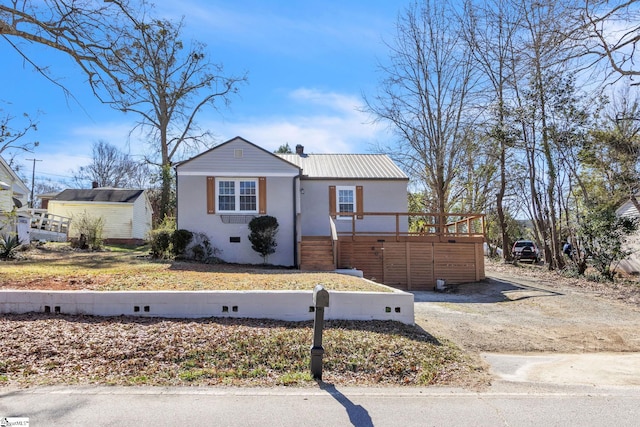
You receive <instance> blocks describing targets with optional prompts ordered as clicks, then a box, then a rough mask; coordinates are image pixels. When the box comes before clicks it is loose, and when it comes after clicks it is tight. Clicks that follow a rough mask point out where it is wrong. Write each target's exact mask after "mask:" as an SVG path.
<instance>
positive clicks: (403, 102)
mask: <svg viewBox="0 0 640 427" xmlns="http://www.w3.org/2000/svg"><path fill="white" fill-rule="evenodd" d="M389 49H390V51H391V53H390V63H389V65H381V66H380V69H381V71H382V72H383V74H384V76H385V77H384V79H383V80H382V81H381V83H380V88H379V92H378V94H377V95H375V96H374V97H373V98H371V99H367V98H366V97H365V103H366V110H367V111H368V112H369V113H371V114H372V115H373V117H374V119H375V120H376V121H383V122H386V123H388V124H389V125H390V127H391V129H392V130H393V132H394V133H395V134H396V135H397V137H398V139H397V142H396V144H395V145H393V146H389V147H385V148H384V149H383V150H384V151H386V152H388V153H389V154H390V155H391V156H392V157H394V158H395V159H396V160H397V161H398V162H399V163H401V164H402V165H403V166H404V168H405V170H407V171H408V172H409V173H410V174H411V175H412V178H413V179H414V180H415V181H416V182H417V183H418V184H419V185H421V186H423V187H424V188H426V189H427V190H428V192H429V193H430V196H431V197H430V198H431V200H429V203H427V204H426V205H427V207H428V208H429V209H430V210H432V211H436V212H447V211H449V209H450V208H451V192H452V186H454V185H455V180H456V178H457V174H458V173H459V171H460V169H459V166H460V162H461V161H462V160H463V158H464V144H465V139H464V138H463V137H462V133H463V130H464V126H463V125H464V123H463V112H464V111H465V107H466V105H465V101H466V100H467V95H468V93H469V87H470V81H471V71H472V69H471V62H470V55H469V52H468V51H467V50H466V45H465V44H464V43H462V39H461V38H460V32H459V28H458V25H457V21H456V20H455V19H454V17H453V14H452V10H451V9H450V8H449V4H448V3H447V2H435V1H434V2H432V1H429V0H427V1H425V2H422V3H420V4H418V3H412V4H411V5H410V6H409V7H408V8H407V9H406V10H405V11H404V13H403V14H401V15H400V16H399V18H398V21H397V33H396V36H395V40H394V42H393V43H392V44H389Z"/></svg>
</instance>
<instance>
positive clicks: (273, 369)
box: [0, 314, 485, 386]
mask: <svg viewBox="0 0 640 427" xmlns="http://www.w3.org/2000/svg"><path fill="white" fill-rule="evenodd" d="M0 330H2V331H3V333H2V335H1V336H0V348H2V349H3V357H2V361H1V362H0V384H4V385H16V386H31V385H60V384H118V385H141V384H145V385H154V386H170V385H234V386H244V385H249V386H273V385H298V384H303V385H304V384H309V382H310V381H312V378H311V375H310V372H309V362H310V347H311V342H312V335H313V330H312V324H311V323H310V322H301V323H296V322H279V321H271V320H260V319H229V318H224V319H222V318H221V319H215V318H212V319H198V320H167V319H158V318H155V319H154V318H133V317H117V318H100V317H91V316H63V315H45V314H28V315H4V316H1V317H0ZM324 338H325V340H324V348H325V355H324V378H323V379H324V380H325V381H327V382H332V383H335V384H353V385H371V384H376V385H413V386H418V385H420V386H426V385H433V384H436V385H467V386H470V385H473V386H477V385H480V384H482V383H483V381H485V375H484V373H482V372H479V371H478V368H477V366H476V365H474V363H473V362H471V361H470V360H469V359H467V357H466V356H465V355H464V354H463V353H461V352H460V351H459V350H458V349H456V348H455V347H453V346H451V345H449V344H446V343H439V342H437V341H436V340H435V339H434V338H433V337H431V336H430V335H428V334H427V333H425V332H423V331H421V330H419V329H417V328H414V327H411V326H407V325H403V324H400V323H397V322H381V321H373V322H355V321H330V322H327V324H326V329H325V334H324Z"/></svg>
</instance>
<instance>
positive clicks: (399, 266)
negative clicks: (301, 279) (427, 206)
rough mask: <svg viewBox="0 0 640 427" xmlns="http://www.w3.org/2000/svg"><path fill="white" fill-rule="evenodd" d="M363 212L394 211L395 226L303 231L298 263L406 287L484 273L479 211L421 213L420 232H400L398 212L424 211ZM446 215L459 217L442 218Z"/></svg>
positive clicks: (418, 287)
mask: <svg viewBox="0 0 640 427" xmlns="http://www.w3.org/2000/svg"><path fill="white" fill-rule="evenodd" d="M366 215H393V216H395V218H396V231H395V232H370V231H368V232H360V231H358V230H357V229H356V226H357V222H356V221H355V220H354V221H353V222H352V224H353V227H352V229H351V230H350V231H349V232H341V233H338V232H335V227H333V226H332V227H331V230H332V235H331V236H314V237H307V236H303V238H302V242H301V265H300V268H301V269H303V270H322V271H330V270H333V269H335V268H346V269H348V268H356V269H358V270H362V272H363V274H364V277H365V278H368V279H371V280H374V281H377V282H380V283H384V284H386V285H389V286H393V287H396V288H399V289H406V290H431V289H433V288H434V286H435V285H436V281H437V280H438V279H441V280H444V281H445V283H447V284H460V283H469V282H475V281H478V280H482V279H484V278H485V272H484V252H483V244H484V241H485V237H484V216H482V215H477V214H468V215H459V214H455V215H454V214H445V215H435V214H427V216H430V217H431V221H430V222H427V221H425V222H423V223H422V225H423V226H424V227H423V228H422V229H421V230H420V231H408V230H406V231H401V227H400V224H401V223H402V222H401V220H400V217H401V216H402V215H416V216H418V215H420V216H422V217H426V216H425V214H395V213H394V214H367V213H365V216H366ZM446 217H449V218H451V217H461V218H460V219H459V220H456V221H446V222H445V218H446ZM434 218H435V219H434ZM312 248H313V249H312Z"/></svg>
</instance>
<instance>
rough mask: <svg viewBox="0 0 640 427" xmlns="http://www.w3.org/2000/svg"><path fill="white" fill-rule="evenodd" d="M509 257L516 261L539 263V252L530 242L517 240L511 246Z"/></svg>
mask: <svg viewBox="0 0 640 427" xmlns="http://www.w3.org/2000/svg"><path fill="white" fill-rule="evenodd" d="M511 256H513V259H514V260H516V261H525V260H526V261H531V262H535V263H538V262H540V251H538V247H537V246H536V244H535V243H534V242H532V241H531V240H518V241H516V242H515V243H514V244H513V249H511Z"/></svg>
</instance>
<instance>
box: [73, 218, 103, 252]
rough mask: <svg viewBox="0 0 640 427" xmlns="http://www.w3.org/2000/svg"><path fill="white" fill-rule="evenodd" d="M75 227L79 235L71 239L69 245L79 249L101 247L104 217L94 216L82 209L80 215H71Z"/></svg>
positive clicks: (98, 248) (97, 248)
mask: <svg viewBox="0 0 640 427" xmlns="http://www.w3.org/2000/svg"><path fill="white" fill-rule="evenodd" d="M71 221H72V222H73V224H74V226H75V229H76V230H77V231H78V234H79V236H80V237H78V238H77V239H72V240H71V246H72V247H75V248H79V249H91V250H92V251H97V250H100V249H102V244H103V238H102V233H103V230H104V218H103V217H101V216H100V217H96V216H93V215H90V214H88V213H87V211H84V212H83V213H82V214H80V215H75V216H74V217H72V219H71Z"/></svg>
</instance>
